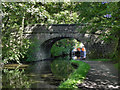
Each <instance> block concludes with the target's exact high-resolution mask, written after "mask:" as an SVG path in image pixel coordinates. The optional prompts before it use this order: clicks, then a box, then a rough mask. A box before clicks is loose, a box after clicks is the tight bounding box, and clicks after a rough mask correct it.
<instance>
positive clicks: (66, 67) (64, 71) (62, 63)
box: [51, 58, 74, 80]
mask: <svg viewBox="0 0 120 90" xmlns="http://www.w3.org/2000/svg"><path fill="white" fill-rule="evenodd" d="M51 70H52V72H53V74H54V75H55V76H56V77H57V78H59V79H61V80H65V79H67V78H68V77H69V75H70V74H71V72H73V70H74V68H73V67H72V65H71V63H70V62H69V60H67V59H61V58H58V59H55V60H54V61H53V62H52V63H51Z"/></svg>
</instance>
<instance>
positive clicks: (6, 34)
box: [2, 2, 120, 63]
mask: <svg viewBox="0 0 120 90" xmlns="http://www.w3.org/2000/svg"><path fill="white" fill-rule="evenodd" d="M2 12H3V20H2V21H3V23H2V49H3V50H2V56H3V57H2V58H3V60H4V62H5V63H7V62H8V61H10V60H12V61H13V60H14V61H17V62H18V63H19V61H20V59H22V58H24V56H25V55H26V54H27V51H28V49H29V47H30V44H31V42H30V41H29V40H27V39H25V37H24V35H23V32H24V30H25V27H26V26H27V25H30V24H73V23H75V24H80V23H86V24H87V27H85V28H84V29H82V30H79V31H80V32H84V33H92V34H95V33H98V32H99V33H100V35H101V37H102V38H103V39H104V40H106V41H111V40H115V41H116V47H115V54H114V55H115V56H114V57H117V58H118V56H119V52H120V51H119V50H120V45H119V43H120V39H119V38H120V35H119V33H120V30H119V29H120V28H119V25H120V20H119V19H120V2H114V3H113V2H107V3H105V2H102V3H101V2H99V3H98V2H91V3H90V2H89V3H88V2H70V3H65V2H49V3H48V2H45V3H43V2H24V3H19V2H5V3H2Z"/></svg>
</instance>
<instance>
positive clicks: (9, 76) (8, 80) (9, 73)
mask: <svg viewBox="0 0 120 90" xmlns="http://www.w3.org/2000/svg"><path fill="white" fill-rule="evenodd" d="M2 81H3V82H2V88H30V86H31V80H30V79H29V78H28V77H27V76H26V75H25V73H24V70H22V71H20V70H19V69H15V70H8V69H4V70H3V77H2Z"/></svg>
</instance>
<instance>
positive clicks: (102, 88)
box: [78, 61, 120, 90]
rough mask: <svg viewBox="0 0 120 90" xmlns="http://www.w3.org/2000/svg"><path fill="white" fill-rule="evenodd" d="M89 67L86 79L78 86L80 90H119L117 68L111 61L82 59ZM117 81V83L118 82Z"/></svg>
mask: <svg viewBox="0 0 120 90" xmlns="http://www.w3.org/2000/svg"><path fill="white" fill-rule="evenodd" d="M84 62H86V63H88V64H89V65H90V67H91V69H90V71H89V72H88V74H87V77H86V79H85V80H84V82H83V83H82V84H79V85H78V87H79V88H80V89H82V90H120V85H119V84H120V81H118V78H119V77H118V76H119V75H120V74H119V75H118V70H117V69H116V68H115V67H114V66H113V64H112V63H111V62H103V61H84ZM118 83H119V84H118Z"/></svg>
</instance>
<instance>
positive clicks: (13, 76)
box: [2, 57, 74, 89]
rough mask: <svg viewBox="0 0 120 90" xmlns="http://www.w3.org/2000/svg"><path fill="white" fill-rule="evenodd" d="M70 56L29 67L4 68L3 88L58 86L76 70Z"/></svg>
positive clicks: (35, 63)
mask: <svg viewBox="0 0 120 90" xmlns="http://www.w3.org/2000/svg"><path fill="white" fill-rule="evenodd" d="M69 59H70V57H64V58H57V59H55V60H53V61H51V60H45V61H39V62H34V63H31V65H29V67H28V68H27V69H25V70H24V69H23V70H20V69H14V70H8V69H4V70H3V77H2V79H3V80H2V81H3V82H2V84H3V88H49V89H50V88H57V87H58V86H59V84H60V82H61V81H63V80H65V79H66V78H68V77H69V75H70V73H71V72H72V71H73V70H74V68H73V67H72V65H71V64H70V62H69Z"/></svg>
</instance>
